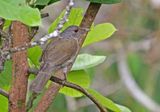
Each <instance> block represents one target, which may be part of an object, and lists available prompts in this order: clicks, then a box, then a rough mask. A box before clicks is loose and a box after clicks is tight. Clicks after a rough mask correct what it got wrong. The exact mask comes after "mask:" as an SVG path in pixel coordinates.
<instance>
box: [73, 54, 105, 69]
mask: <svg viewBox="0 0 160 112" xmlns="http://www.w3.org/2000/svg"><path fill="white" fill-rule="evenodd" d="M105 59H106V56H97V55H90V54H80V55H78V57H77V59H76V61H75V63H74V64H73V67H72V70H82V69H86V68H91V67H94V66H96V65H99V64H101V63H102V62H104V60H105Z"/></svg>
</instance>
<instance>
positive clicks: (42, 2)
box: [34, 0, 50, 5]
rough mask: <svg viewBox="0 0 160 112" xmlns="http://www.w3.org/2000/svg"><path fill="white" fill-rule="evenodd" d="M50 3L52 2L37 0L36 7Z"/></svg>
mask: <svg viewBox="0 0 160 112" xmlns="http://www.w3.org/2000/svg"><path fill="white" fill-rule="evenodd" d="M49 2H50V0H36V2H35V3H34V5H47V4H48V3H49Z"/></svg>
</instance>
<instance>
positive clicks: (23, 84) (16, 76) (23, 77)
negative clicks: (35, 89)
mask: <svg viewBox="0 0 160 112" xmlns="http://www.w3.org/2000/svg"><path fill="white" fill-rule="evenodd" d="M11 32H12V35H13V41H12V43H13V47H15V46H18V45H23V44H24V43H27V42H29V32H28V28H27V26H26V25H24V24H22V23H20V22H17V21H14V22H13V23H12V27H11ZM12 60H13V64H12V84H11V85H12V86H11V89H10V92H9V111H10V112H25V111H26V109H25V102H26V94H27V86H28V73H27V70H28V62H27V52H26V51H22V52H17V53H15V54H13V55H12Z"/></svg>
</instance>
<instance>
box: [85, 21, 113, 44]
mask: <svg viewBox="0 0 160 112" xmlns="http://www.w3.org/2000/svg"><path fill="white" fill-rule="evenodd" d="M115 31H116V28H115V27H114V26H113V25H112V24H110V23H104V24H98V25H96V26H95V27H93V28H92V29H91V31H90V32H89V33H88V35H87V37H86V39H85V42H84V43H83V46H87V45H89V44H92V43H95V42H98V41H102V40H104V39H106V38H108V37H110V36H111V35H112V34H113V33H114V32H115Z"/></svg>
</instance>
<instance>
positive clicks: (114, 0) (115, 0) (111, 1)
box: [87, 0, 121, 4]
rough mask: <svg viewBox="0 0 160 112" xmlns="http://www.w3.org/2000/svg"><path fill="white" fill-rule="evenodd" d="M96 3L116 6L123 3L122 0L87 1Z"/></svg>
mask: <svg viewBox="0 0 160 112" xmlns="http://www.w3.org/2000/svg"><path fill="white" fill-rule="evenodd" d="M87 1H90V2H94V3H101V4H115V3H119V2H121V0H87Z"/></svg>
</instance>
